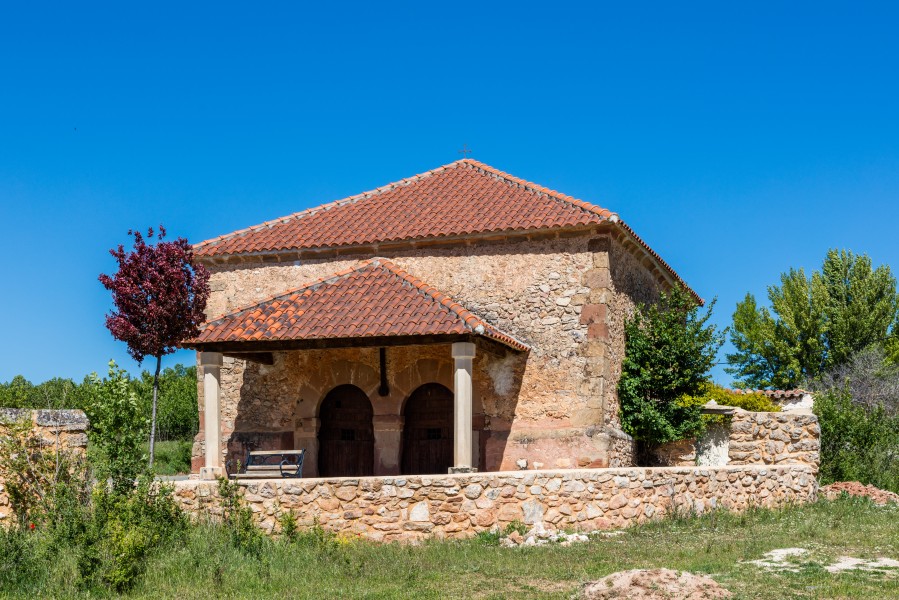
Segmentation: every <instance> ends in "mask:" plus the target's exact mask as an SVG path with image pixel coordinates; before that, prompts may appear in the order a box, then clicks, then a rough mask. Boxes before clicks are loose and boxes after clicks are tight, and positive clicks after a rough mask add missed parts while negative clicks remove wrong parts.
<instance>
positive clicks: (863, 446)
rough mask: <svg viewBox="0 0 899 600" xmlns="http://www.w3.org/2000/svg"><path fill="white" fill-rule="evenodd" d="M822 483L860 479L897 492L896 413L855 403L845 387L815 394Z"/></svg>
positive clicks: (898, 431)
mask: <svg viewBox="0 0 899 600" xmlns="http://www.w3.org/2000/svg"><path fill="white" fill-rule="evenodd" d="M814 412H815V414H816V415H818V420H819V423H820V425H821V469H820V477H821V481H822V483H825V484H826V483H832V482H834V481H860V482H862V483H865V484H872V485H875V486H877V487H879V488H882V489H886V490H890V491H893V492H897V493H899V415H890V414H888V413H887V411H886V410H885V409H884V407H883V405H878V406H875V407H873V408H869V407H867V406H865V405H863V404H856V403H854V402H853V401H852V397H851V394H850V391H849V388H848V387H844V388H843V389H832V390H829V391H827V392H822V393H820V394H818V395H817V396H816V397H815V406H814Z"/></svg>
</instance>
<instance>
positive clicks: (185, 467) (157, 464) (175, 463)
mask: <svg viewBox="0 0 899 600" xmlns="http://www.w3.org/2000/svg"><path fill="white" fill-rule="evenodd" d="M192 447H193V442H192V441H183V440H168V441H165V442H156V457H155V461H154V463H153V467H154V470H155V471H156V474H157V475H183V474H186V473H190V452H191V448H192ZM144 451H145V452H147V453H149V452H150V445H149V444H147V447H146V448H145V450H144Z"/></svg>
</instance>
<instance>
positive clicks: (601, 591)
mask: <svg viewBox="0 0 899 600" xmlns="http://www.w3.org/2000/svg"><path fill="white" fill-rule="evenodd" d="M731 596H732V594H731V593H730V592H729V591H727V590H726V589H724V588H723V587H721V586H720V585H718V583H717V582H716V581H715V580H714V579H711V578H709V577H705V576H703V575H694V574H693V573H687V572H685V571H673V570H671V569H634V570H631V571H619V572H618V573H612V574H611V575H608V576H606V577H603V578H602V579H599V580H597V581H594V582H592V583H588V584H587V585H586V586H585V587H584V593H583V595H582V598H584V600H605V599H609V598H629V599H632V600H703V599H705V598H730V597H731Z"/></svg>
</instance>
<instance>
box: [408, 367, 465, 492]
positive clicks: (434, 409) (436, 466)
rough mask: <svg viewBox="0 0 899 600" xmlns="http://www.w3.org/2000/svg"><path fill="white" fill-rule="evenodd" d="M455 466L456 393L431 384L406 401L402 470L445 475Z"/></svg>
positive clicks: (416, 473) (424, 386)
mask: <svg viewBox="0 0 899 600" xmlns="http://www.w3.org/2000/svg"><path fill="white" fill-rule="evenodd" d="M452 465H453V393H452V392H451V391H450V390H448V389H447V388H446V387H444V386H442V385H440V384H439V383H428V384H425V385H423V386H421V387H419V388H418V389H417V390H415V391H414V392H412V395H411V396H409V399H408V400H407V401H406V408H405V423H404V425H403V456H402V464H401V468H402V472H403V473H404V474H406V475H421V474H443V473H446V472H447V471H448V470H449V468H450V467H451V466H452Z"/></svg>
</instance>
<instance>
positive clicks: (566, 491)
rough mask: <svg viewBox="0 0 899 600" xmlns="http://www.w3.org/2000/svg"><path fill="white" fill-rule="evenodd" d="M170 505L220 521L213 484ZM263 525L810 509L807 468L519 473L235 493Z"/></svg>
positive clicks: (322, 482) (361, 526)
mask: <svg viewBox="0 0 899 600" xmlns="http://www.w3.org/2000/svg"><path fill="white" fill-rule="evenodd" d="M175 485H176V491H175V497H176V499H177V500H178V501H179V502H180V503H181V505H182V506H183V507H184V509H185V510H187V511H190V512H193V513H196V514H203V513H209V514H213V515H214V514H217V513H220V505H219V503H218V498H217V495H218V484H217V483H216V482H200V481H185V482H178V483H176V484H175ZM243 489H244V498H245V499H246V501H247V502H248V503H249V505H250V506H251V508H252V509H253V511H254V515H255V518H256V519H257V522H258V523H259V524H260V526H261V527H263V528H264V529H266V530H267V531H273V530H275V527H276V522H277V518H278V516H279V515H280V514H281V513H282V512H284V511H293V514H295V515H298V519H299V521H300V523H301V524H302V525H306V526H308V525H312V524H313V522H314V520H317V521H318V522H319V523H320V524H321V525H322V526H323V527H325V528H327V529H329V530H331V531H334V532H338V533H344V534H348V535H353V536H356V535H361V536H364V537H366V538H369V539H373V540H379V541H413V540H420V539H424V538H426V537H431V536H434V537H450V538H459V537H468V536H471V535H473V534H475V533H476V532H478V531H485V530H489V529H491V528H494V527H497V526H500V527H502V526H504V525H506V524H508V523H510V522H512V521H516V520H518V521H523V522H524V523H526V524H529V525H531V524H535V523H538V522H542V523H544V524H545V525H546V527H547V528H551V529H557V530H559V529H567V528H573V529H578V530H594V529H609V528H618V527H625V526H628V525H632V524H636V523H642V522H644V521H646V520H648V519H652V518H659V517H662V516H664V515H666V514H669V513H671V512H672V511H675V510H683V511H691V510H692V511H696V512H703V511H706V510H710V509H713V508H717V507H721V508H725V509H728V510H734V511H740V510H745V509H746V508H749V507H750V506H763V507H771V508H773V507H779V506H783V505H785V504H787V503H793V502H797V503H801V502H809V501H814V500H815V498H816V494H817V483H816V481H815V476H814V472H813V470H812V469H811V468H810V467H805V466H799V465H793V466H790V467H782V466H781V467H766V466H735V467H721V468H716V469H705V468H684V467H672V468H626V469H592V470H571V471H527V472H511V473H483V474H464V475H445V476H436V477H429V476H405V477H396V478H372V477H367V478H359V479H350V478H338V479H312V480H303V479H296V480H269V481H261V482H253V483H249V484H245V485H243Z"/></svg>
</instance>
